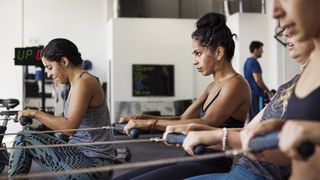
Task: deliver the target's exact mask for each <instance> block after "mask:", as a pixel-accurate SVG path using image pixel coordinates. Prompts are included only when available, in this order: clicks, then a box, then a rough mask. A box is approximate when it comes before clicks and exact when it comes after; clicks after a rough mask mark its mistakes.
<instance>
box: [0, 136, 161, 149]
mask: <svg viewBox="0 0 320 180" xmlns="http://www.w3.org/2000/svg"><path fill="white" fill-rule="evenodd" d="M163 141H164V140H163V139H161V138H159V137H155V138H149V139H136V140H118V141H98V142H86V143H74V144H48V145H33V146H15V147H1V148H0V151H1V150H8V149H35V148H55V147H71V146H89V145H105V144H124V143H139V142H163Z"/></svg>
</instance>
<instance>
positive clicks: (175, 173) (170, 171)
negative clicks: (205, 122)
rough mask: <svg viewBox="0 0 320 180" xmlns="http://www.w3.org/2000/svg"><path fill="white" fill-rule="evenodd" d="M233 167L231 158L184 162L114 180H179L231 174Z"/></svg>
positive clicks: (139, 170) (130, 173) (145, 169)
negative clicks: (210, 174)
mask: <svg viewBox="0 0 320 180" xmlns="http://www.w3.org/2000/svg"><path fill="white" fill-rule="evenodd" d="M231 165H232V159H230V158H220V159H214V160H205V161H194V162H184V163H177V164H170V165H163V166H153V167H146V168H142V169H137V170H133V171H130V172H128V173H125V174H123V175H120V176H117V177H115V178H114V180H128V179H132V180H138V179H139V180H140V179H141V180H144V179H145V180H149V179H152V180H157V179H159V180H171V179H172V180H179V179H185V178H188V177H193V176H197V175H201V174H207V173H223V172H229V171H230V168H231Z"/></svg>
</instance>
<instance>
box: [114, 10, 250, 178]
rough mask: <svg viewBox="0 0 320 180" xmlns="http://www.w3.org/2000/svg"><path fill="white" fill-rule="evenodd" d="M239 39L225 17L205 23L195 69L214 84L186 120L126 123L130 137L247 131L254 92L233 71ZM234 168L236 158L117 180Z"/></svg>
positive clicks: (138, 118) (134, 118) (195, 39)
mask: <svg viewBox="0 0 320 180" xmlns="http://www.w3.org/2000/svg"><path fill="white" fill-rule="evenodd" d="M233 36H234V35H233V34H232V33H231V31H230V29H229V28H228V27H227V25H226V17H225V16H224V15H221V14H217V13H208V14H205V15H204V16H203V17H201V18H200V19H199V20H198V21H197V23H196V30H195V31H194V32H193V33H192V35H191V37H192V49H193V52H192V54H193V55H194V57H193V65H194V66H195V67H196V69H197V70H198V72H199V73H201V74H202V75H203V76H212V77H213V79H214V80H213V81H212V82H211V83H210V84H209V85H208V86H207V88H206V89H205V90H204V92H203V93H202V94H201V95H200V96H199V97H198V98H197V99H196V100H195V102H193V103H192V105H190V107H189V108H188V109H187V110H186V111H185V112H184V113H183V114H182V115H181V116H175V117H161V116H147V115H131V116H127V117H123V118H122V121H124V122H126V121H129V122H128V124H127V126H126V128H125V129H126V131H127V132H128V131H129V130H130V129H131V128H138V129H143V130H147V129H150V128H151V129H153V128H154V129H157V130H165V129H166V127H167V126H168V125H178V124H189V125H190V126H188V125H186V126H183V127H185V128H183V129H181V130H180V132H182V133H184V134H187V132H188V131H190V130H197V128H199V129H201V130H203V127H210V126H211V127H226V128H240V127H243V125H244V122H245V120H246V116H247V113H248V110H249V107H250V102H251V92H250V87H249V85H248V83H247V81H246V80H245V79H244V78H243V77H242V76H241V75H239V74H238V73H237V72H236V71H235V70H234V69H233V67H232V63H231V60H232V58H233V55H234V49H235V43H234V40H233ZM195 124H196V126H194V125H195ZM191 125H192V126H191ZM206 125H209V126H206ZM188 127H192V129H190V128H188ZM231 164H232V159H230V158H220V159H215V160H204V161H194V162H188V163H178V164H171V165H166V166H157V167H149V168H144V169H138V170H135V171H131V172H129V173H126V174H123V175H121V176H118V177H116V178H115V179H116V180H119V179H166V180H168V179H184V178H188V177H191V176H196V175H199V174H203V173H207V172H228V171H229V170H230V167H231Z"/></svg>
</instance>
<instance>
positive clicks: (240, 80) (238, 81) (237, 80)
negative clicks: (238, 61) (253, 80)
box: [224, 74, 250, 89]
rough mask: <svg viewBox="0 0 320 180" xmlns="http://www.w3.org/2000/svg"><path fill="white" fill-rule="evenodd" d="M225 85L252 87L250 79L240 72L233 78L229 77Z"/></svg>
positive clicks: (228, 86) (227, 86) (230, 86)
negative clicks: (249, 82)
mask: <svg viewBox="0 0 320 180" xmlns="http://www.w3.org/2000/svg"><path fill="white" fill-rule="evenodd" d="M224 86H225V87H226V88H245V89H248V88H250V86H249V84H248V81H247V80H246V79H245V78H244V77H243V76H242V75H240V74H237V75H236V76H234V77H233V78H231V79H229V81H228V82H226V83H225V85H224Z"/></svg>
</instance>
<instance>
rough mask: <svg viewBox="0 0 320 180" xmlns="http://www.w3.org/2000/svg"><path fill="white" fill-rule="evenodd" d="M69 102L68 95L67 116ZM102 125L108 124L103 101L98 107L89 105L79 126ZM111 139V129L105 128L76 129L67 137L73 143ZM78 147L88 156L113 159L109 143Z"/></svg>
mask: <svg viewBox="0 0 320 180" xmlns="http://www.w3.org/2000/svg"><path fill="white" fill-rule="evenodd" d="M80 77H81V76H80ZM80 77H79V78H80ZM69 104H70V96H69V97H68V99H67V101H66V103H65V108H64V116H65V117H67V116H68V108H69ZM102 126H110V117H109V111H108V107H107V105H106V103H105V102H104V103H103V104H102V105H101V106H99V107H94V108H92V107H89V108H88V109H87V112H86V115H85V117H84V118H83V119H82V121H81V124H80V127H79V128H92V127H102ZM111 139H112V134H111V131H110V130H106V129H101V130H92V131H77V132H76V133H75V134H74V135H73V136H70V137H69V143H70V144H74V143H84V142H102V141H110V140H111ZM78 148H79V149H80V151H81V152H82V153H84V154H85V155H86V156H88V157H96V158H105V159H114V155H113V147H112V146H111V145H90V146H78Z"/></svg>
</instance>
